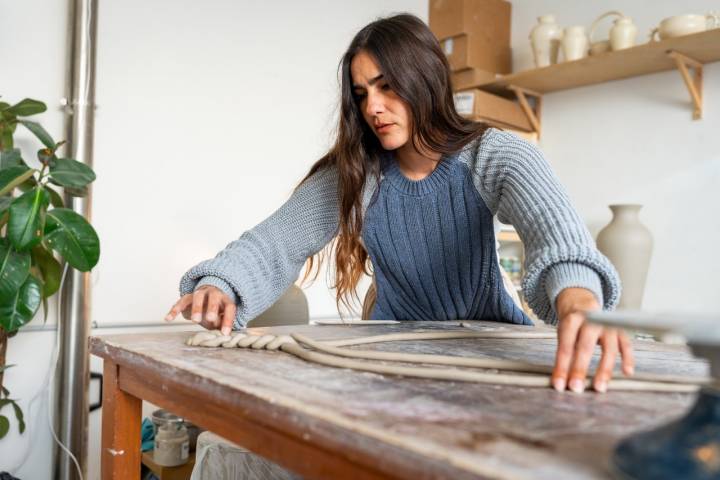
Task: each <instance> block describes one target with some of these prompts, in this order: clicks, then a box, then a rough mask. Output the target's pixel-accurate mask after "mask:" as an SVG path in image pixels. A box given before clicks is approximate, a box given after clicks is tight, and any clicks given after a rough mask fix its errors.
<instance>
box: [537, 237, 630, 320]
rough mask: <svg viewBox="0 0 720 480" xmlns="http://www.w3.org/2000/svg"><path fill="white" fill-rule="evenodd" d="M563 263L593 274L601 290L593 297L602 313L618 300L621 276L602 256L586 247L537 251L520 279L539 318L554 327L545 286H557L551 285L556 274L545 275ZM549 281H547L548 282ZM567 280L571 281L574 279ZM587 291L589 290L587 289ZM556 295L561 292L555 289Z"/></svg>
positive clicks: (550, 305)
mask: <svg viewBox="0 0 720 480" xmlns="http://www.w3.org/2000/svg"><path fill="white" fill-rule="evenodd" d="M562 264H566V265H567V264H570V265H576V266H582V267H585V268H588V269H590V270H591V271H593V272H594V273H595V275H597V276H598V278H599V279H600V285H601V287H600V288H599V289H598V291H599V292H601V294H596V297H597V298H598V300H602V303H601V304H602V307H603V310H612V309H614V308H615V306H616V305H617V303H618V301H619V300H620V277H619V276H618V274H617V271H616V270H615V267H613V265H612V264H611V263H610V261H609V260H608V259H607V258H606V257H605V256H604V255H602V254H601V253H600V252H598V251H597V250H596V249H595V248H593V247H591V246H587V245H583V246H577V247H575V248H574V249H573V251H570V252H568V251H564V252H563V251H557V250H555V251H553V250H552V249H547V250H542V251H538V252H536V254H535V259H534V261H530V262H529V265H528V267H527V270H526V273H525V278H524V279H523V292H524V293H525V297H526V300H527V302H528V304H529V305H530V308H532V310H533V312H535V314H536V315H537V316H538V317H539V318H540V319H542V320H543V321H544V322H546V323H549V324H551V325H555V324H557V321H558V318H557V315H556V314H555V309H554V305H553V304H554V298H551V297H550V296H549V295H548V291H547V285H548V283H550V284H552V283H556V282H553V280H552V278H555V277H557V274H554V275H553V276H552V277H549V276H548V273H550V272H551V271H552V270H553V269H554V268H555V267H556V266H558V265H562ZM559 268H560V271H562V270H563V267H559ZM565 268H570V271H573V270H576V269H574V268H573V267H565ZM561 276H562V275H561ZM548 278H550V281H549V282H548ZM570 278H574V276H573V277H570ZM577 278H581V277H577ZM564 286H565V287H571V286H575V285H572V284H571V283H567V284H565V285H564ZM585 288H588V287H585ZM588 289H589V290H590V288H588ZM557 293H560V291H559V290H558V291H557ZM551 300H552V302H551Z"/></svg>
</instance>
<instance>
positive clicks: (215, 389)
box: [90, 322, 708, 479]
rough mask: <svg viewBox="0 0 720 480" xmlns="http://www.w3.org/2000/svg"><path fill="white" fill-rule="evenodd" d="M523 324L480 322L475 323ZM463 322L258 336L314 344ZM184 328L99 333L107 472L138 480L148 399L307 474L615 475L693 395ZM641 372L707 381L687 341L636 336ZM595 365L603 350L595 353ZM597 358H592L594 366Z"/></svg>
mask: <svg viewBox="0 0 720 480" xmlns="http://www.w3.org/2000/svg"><path fill="white" fill-rule="evenodd" d="M486 327H493V328H497V327H504V328H513V329H528V328H530V327H514V326H509V325H504V324H498V323H492V322H473V324H472V328H476V329H482V328H486ZM457 328H460V327H459V325H458V323H457V322H404V323H402V324H398V325H375V326H300V327H297V326H294V327H274V328H256V329H250V330H251V331H253V332H255V333H267V332H270V333H287V332H289V331H295V332H301V333H304V334H306V335H308V336H310V337H313V338H316V339H336V338H349V337H357V336H365V335H375V334H381V333H390V332H399V331H403V332H406V331H417V330H447V329H457ZM189 335H190V334H189V333H182V332H180V333H153V334H133V335H108V336H102V337H92V338H91V340H90V342H91V350H92V353H93V354H95V355H98V356H100V357H103V358H104V360H105V364H104V375H105V382H104V383H105V389H104V393H103V420H102V422H103V427H102V428H103V432H102V472H103V473H102V475H103V478H104V479H110V478H114V479H130V478H137V477H138V475H139V471H140V421H141V418H140V415H141V399H145V400H148V401H150V402H152V403H154V404H156V405H159V406H161V407H162V408H165V409H168V410H170V411H172V412H174V413H176V414H177V415H180V416H183V417H185V418H187V419H189V420H190V421H191V422H193V423H195V424H196V425H199V426H201V427H203V428H205V429H208V430H211V431H213V432H215V433H217V434H219V435H221V436H223V437H225V438H227V439H229V440H231V441H233V442H236V443H238V444H240V445H242V446H244V447H246V448H248V449H249V450H251V451H254V452H256V453H258V454H260V455H262V456H264V457H266V458H269V459H271V460H273V461H276V462H278V463H279V464H281V465H283V466H285V467H286V468H288V469H290V470H293V471H295V472H297V473H299V474H300V475H303V476H305V477H307V478H332V479H336V478H343V479H345V478H358V479H371V478H412V479H423V478H452V479H471V478H472V479H477V478H546V479H560V478H573V479H578V478H607V477H609V476H610V470H609V466H608V464H609V462H608V460H609V458H610V454H611V452H612V449H613V446H614V444H615V443H616V441H617V440H619V439H620V438H622V437H624V436H626V435H628V434H630V433H632V432H635V431H638V430H641V429H646V428H649V427H654V426H656V425H658V424H660V423H664V422H666V421H668V420H670V419H673V418H675V417H678V416H680V415H681V414H682V413H683V412H684V411H685V410H686V409H687V408H688V407H689V406H690V405H691V404H692V402H693V398H694V396H693V395H689V394H667V393H664V394H658V393H627V392H625V393H623V392H612V391H611V392H608V393H606V394H596V393H593V392H586V393H585V394H583V395H577V394H574V393H571V392H566V393H558V392H555V391H553V390H551V389H549V388H547V389H546V388H520V387H504V386H497V385H484V384H472V383H462V382H450V381H436V380H425V379H414V378H400V377H391V376H383V375H378V374H372V373H363V372H356V371H351V370H344V369H337V368H331V367H323V366H319V365H314V364H311V363H308V362H305V361H303V360H300V359H297V358H295V357H293V356H291V355H289V354H286V353H283V352H270V351H258V350H244V349H232V350H228V349H210V348H202V347H188V346H186V345H185V344H184V340H185V339H186V338H187V337H188V336H189ZM361 348H364V349H373V348H374V349H379V350H393V351H412V352H425V353H446V354H451V355H455V354H456V355H465V356H484V355H489V356H494V357H502V358H508V359H519V360H526V361H532V362H535V363H540V364H547V365H552V363H553V359H554V354H555V341H554V340H538V339H532V340H531V339H528V340H524V339H521V340H518V339H514V340H507V339H505V340H502V339H494V340H484V339H480V340H478V339H471V340H433V341H424V342H413V343H412V344H410V343H408V342H404V343H403V342H395V343H385V344H375V345H364V346H362V347H361ZM635 352H636V358H637V371H645V372H654V373H673V374H680V373H688V374H692V375H706V374H707V371H708V369H707V365H706V364H705V363H704V362H702V361H700V360H696V359H694V358H693V357H692V356H691V355H690V354H689V353H688V352H687V350H686V349H685V348H684V347H682V346H672V345H665V344H659V343H654V342H636V346H635ZM596 357H597V356H596ZM595 361H597V358H596V359H595Z"/></svg>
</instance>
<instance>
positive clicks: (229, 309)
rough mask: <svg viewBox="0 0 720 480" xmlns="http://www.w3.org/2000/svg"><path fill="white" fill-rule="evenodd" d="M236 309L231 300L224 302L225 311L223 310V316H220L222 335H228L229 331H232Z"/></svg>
mask: <svg viewBox="0 0 720 480" xmlns="http://www.w3.org/2000/svg"><path fill="white" fill-rule="evenodd" d="M236 310H237V307H236V306H235V304H234V303H232V302H227V303H226V304H225V311H224V312H223V318H222V326H221V327H220V330H221V331H222V333H223V335H230V332H231V331H232V326H233V322H235V311H236Z"/></svg>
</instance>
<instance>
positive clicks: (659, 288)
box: [512, 0, 720, 313]
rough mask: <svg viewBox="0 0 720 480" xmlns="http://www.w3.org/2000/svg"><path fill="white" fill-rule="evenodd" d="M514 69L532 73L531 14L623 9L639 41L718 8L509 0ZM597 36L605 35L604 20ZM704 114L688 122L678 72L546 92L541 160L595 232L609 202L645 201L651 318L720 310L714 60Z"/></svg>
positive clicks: (585, 19)
mask: <svg viewBox="0 0 720 480" xmlns="http://www.w3.org/2000/svg"><path fill="white" fill-rule="evenodd" d="M512 4H513V19H512V21H513V25H512V30H513V33H512V45H513V59H514V69H515V71H519V70H524V69H527V68H531V67H532V65H533V62H532V52H531V50H530V42H529V40H528V34H529V32H530V29H531V28H532V27H533V26H534V25H535V23H536V17H538V16H540V15H543V14H546V13H554V14H555V15H556V19H557V21H558V23H559V24H561V25H562V26H569V25H575V24H577V25H585V26H587V27H589V25H590V24H591V23H592V21H593V20H594V19H595V18H597V17H598V16H599V15H600V14H602V13H604V12H606V11H608V10H620V11H621V12H623V13H624V14H625V15H627V16H630V17H632V18H633V20H634V22H635V24H636V25H637V26H638V31H639V34H638V43H640V42H645V41H646V40H647V38H648V35H647V34H648V32H649V31H650V29H651V28H652V27H654V26H656V25H657V24H658V23H659V22H660V20H662V19H663V18H665V17H668V16H672V15H678V14H683V13H706V12H708V11H709V10H712V9H715V10H718V2H717V1H711V0H688V1H684V2H675V1H672V0H652V1H651V0H645V1H634V2H622V1H617V0H615V1H598V0H595V1H584V2H572V1H568V0H514V1H513V2H512ZM604 22H605V23H603V24H602V27H601V28H599V30H598V32H596V39H598V40H599V39H601V35H599V33H600V30H604V32H603V33H604V36H603V38H607V32H608V31H609V29H610V26H611V23H610V21H609V19H605V20H604ZM704 82H705V86H704V92H703V95H704V106H705V109H704V113H703V119H702V120H696V121H694V120H692V115H691V114H692V109H691V104H690V96H689V94H688V91H687V89H686V88H685V85H684V83H683V81H682V79H681V77H680V74H679V73H678V72H677V71H669V72H665V73H660V74H654V75H648V76H645V77H637V78H633V79H629V80H621V81H615V82H610V83H606V84H600V85H594V86H588V87H583V88H578V89H574V90H569V91H564V92H557V93H553V94H549V95H545V96H544V99H543V102H544V103H543V117H542V122H543V137H542V139H541V142H540V146H541V148H542V149H543V150H544V152H545V153H546V155H547V157H548V158H549V160H550V162H551V163H552V165H553V167H554V169H555V171H556V172H557V174H558V175H559V177H560V179H561V181H562V182H563V183H564V184H565V186H566V187H567V189H568V190H569V192H570V195H571V197H572V199H573V200H574V202H575V205H576V206H577V208H578V209H579V211H580V214H581V216H582V217H583V218H584V219H585V221H586V223H587V224H588V226H589V227H590V229H591V231H592V232H593V234H594V235H595V234H597V232H598V231H599V230H600V229H601V228H602V227H603V226H604V225H606V224H607V223H608V222H609V221H610V218H611V215H610V211H609V210H608V209H607V207H606V206H607V205H608V204H611V203H641V204H643V205H644V208H643V209H642V211H641V219H642V221H643V223H644V224H645V225H647V226H648V228H649V229H650V230H651V231H652V233H653V236H654V240H655V250H654V252H653V257H652V260H651V264H650V271H649V274H648V280H647V286H646V290H645V297H644V303H643V307H644V308H645V309H647V310H651V311H673V312H678V311H679V312H705V313H711V312H714V313H718V312H720V295H719V294H720V288H719V287H718V283H717V281H716V280H715V279H716V278H717V277H718V275H720V256H718V255H717V254H716V252H717V245H718V244H719V243H720V222H718V220H717V215H718V214H717V212H718V208H719V207H720V148H719V144H718V132H720V63H712V64H709V65H707V66H706V67H705V80H704Z"/></svg>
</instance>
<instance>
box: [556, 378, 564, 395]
mask: <svg viewBox="0 0 720 480" xmlns="http://www.w3.org/2000/svg"><path fill="white" fill-rule="evenodd" d="M553 388H554V389H555V390H557V391H558V392H564V391H565V379H564V378H556V379H555V380H553Z"/></svg>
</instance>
